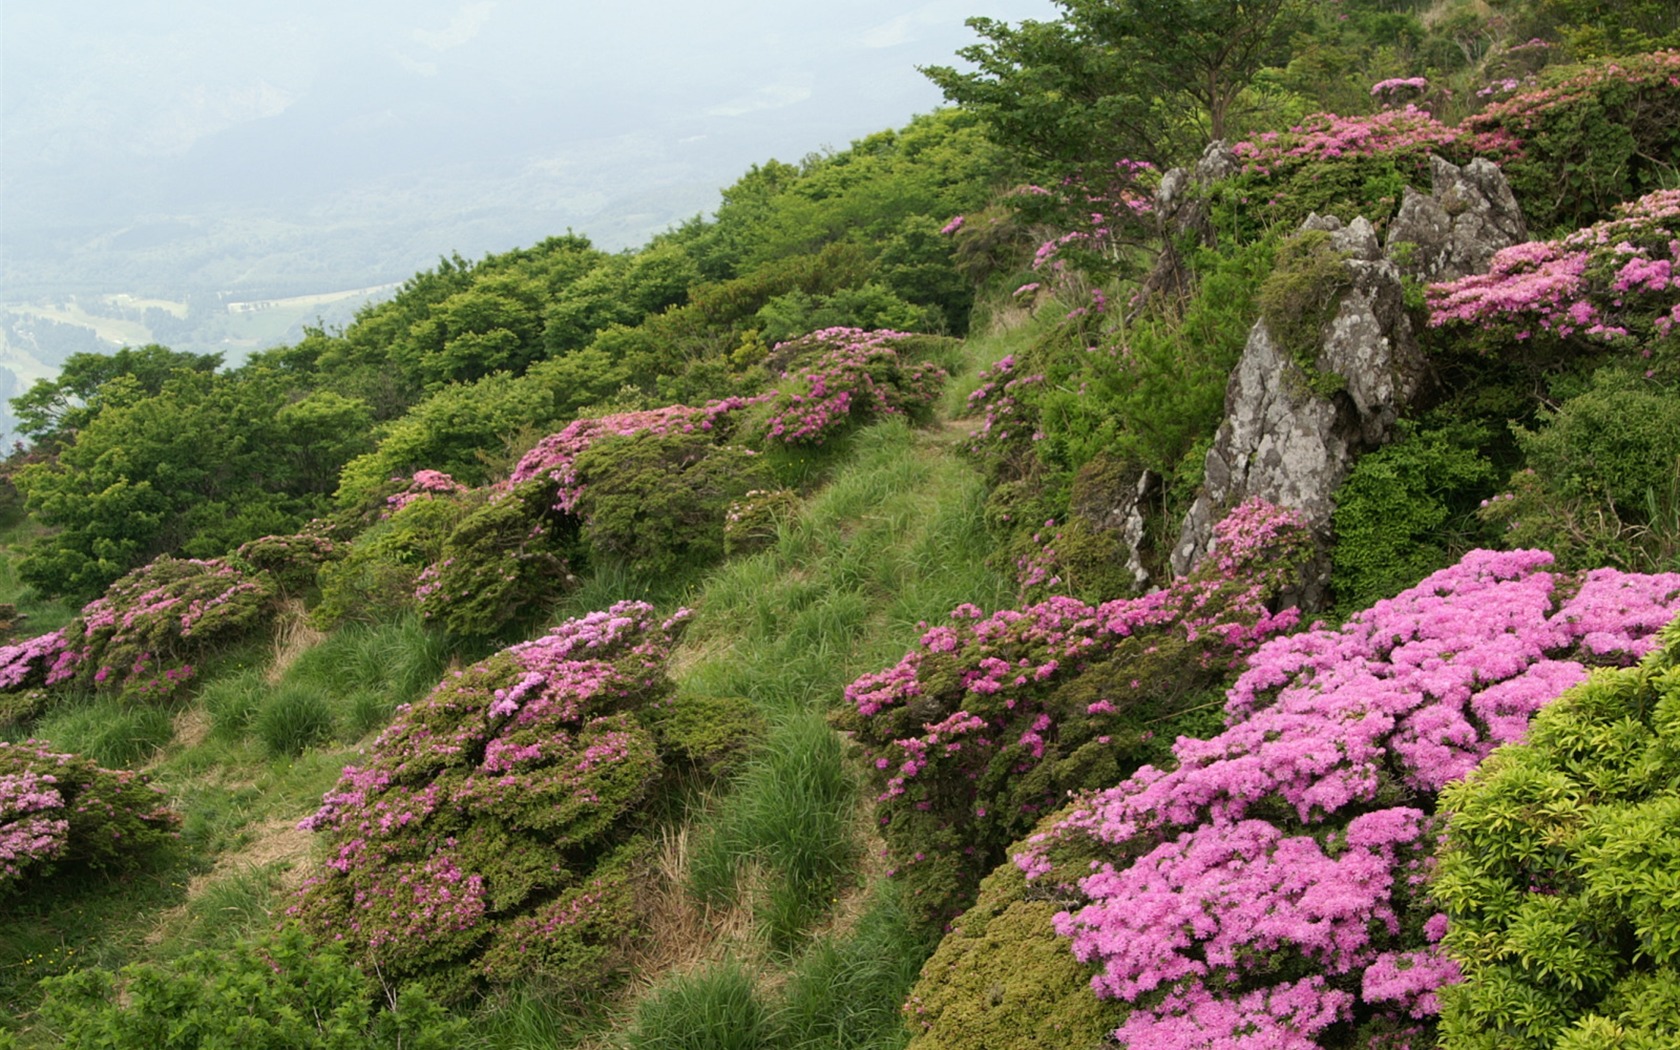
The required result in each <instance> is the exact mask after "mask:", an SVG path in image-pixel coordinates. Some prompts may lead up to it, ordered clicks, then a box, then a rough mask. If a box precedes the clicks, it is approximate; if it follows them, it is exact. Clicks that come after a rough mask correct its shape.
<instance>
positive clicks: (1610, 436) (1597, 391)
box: [1482, 369, 1680, 571]
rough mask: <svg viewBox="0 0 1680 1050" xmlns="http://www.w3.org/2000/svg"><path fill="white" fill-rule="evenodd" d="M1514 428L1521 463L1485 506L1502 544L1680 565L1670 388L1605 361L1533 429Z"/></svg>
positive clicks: (1679, 448) (1603, 560)
mask: <svg viewBox="0 0 1680 1050" xmlns="http://www.w3.org/2000/svg"><path fill="white" fill-rule="evenodd" d="M1512 429H1513V433H1514V434H1515V436H1516V439H1517V445H1518V447H1519V448H1520V449H1521V450H1522V452H1523V454H1524V456H1525V457H1526V458H1527V466H1526V467H1525V468H1524V469H1523V470H1522V471H1520V472H1518V473H1517V474H1516V475H1514V476H1513V477H1512V478H1511V480H1510V482H1509V486H1510V488H1509V491H1507V492H1505V493H1502V494H1500V495H1498V496H1495V497H1494V498H1493V499H1491V500H1489V501H1488V502H1487V504H1486V505H1485V507H1484V508H1483V510H1482V517H1483V519H1484V520H1486V521H1488V522H1491V523H1493V524H1496V525H1500V526H1503V528H1504V531H1505V536H1504V542H1505V544H1506V545H1507V546H1509V547H1512V548H1518V547H1542V548H1544V549H1547V550H1550V551H1552V552H1553V553H1555V554H1556V555H1557V556H1558V560H1559V562H1560V563H1561V564H1563V565H1565V566H1566V567H1571V568H1576V567H1579V568H1591V567H1595V566H1599V565H1606V564H1609V565H1616V566H1619V567H1622V568H1626V569H1629V570H1631V571H1661V570H1665V569H1672V568H1676V567H1680V397H1677V396H1676V393H1675V391H1674V389H1673V388H1671V387H1668V386H1666V385H1662V384H1654V383H1651V382H1649V381H1647V380H1644V379H1641V378H1639V377H1637V376H1635V375H1633V374H1631V373H1626V372H1622V371H1620V370H1615V369H1605V370H1603V371H1601V372H1600V373H1598V375H1597V376H1595V377H1594V379H1593V383H1592V386H1591V387H1590V388H1589V389H1588V390H1587V391H1586V392H1585V393H1582V394H1580V395H1579V396H1577V397H1573V398H1570V399H1569V400H1567V401H1565V402H1564V403H1563V404H1562V405H1561V406H1560V407H1559V408H1558V410H1557V411H1556V412H1555V413H1553V414H1550V415H1547V416H1542V418H1541V421H1540V423H1539V425H1538V426H1537V427H1535V428H1534V429H1532V430H1530V429H1528V428H1526V427H1520V426H1516V427H1513V428H1512Z"/></svg>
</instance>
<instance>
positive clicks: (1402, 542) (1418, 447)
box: [1330, 427, 1494, 610]
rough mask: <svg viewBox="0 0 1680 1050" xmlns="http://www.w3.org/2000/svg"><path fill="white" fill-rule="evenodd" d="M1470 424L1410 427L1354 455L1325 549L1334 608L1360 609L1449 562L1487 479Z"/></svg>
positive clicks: (1489, 470) (1480, 435) (1481, 435)
mask: <svg viewBox="0 0 1680 1050" xmlns="http://www.w3.org/2000/svg"><path fill="white" fill-rule="evenodd" d="M1485 437H1486V435H1485V432H1483V431H1481V430H1479V429H1478V428H1475V427H1448V428H1443V429H1417V430H1413V431H1410V432H1408V433H1406V434H1404V436H1402V437H1401V438H1400V439H1399V440H1397V441H1396V442H1394V443H1393V444H1391V445H1387V446H1385V447H1383V448H1380V449H1377V450H1376V451H1375V452H1370V453H1367V454H1366V455H1364V456H1362V457H1360V459H1359V461H1358V462H1357V463H1355V464H1354V466H1353V470H1352V472H1350V473H1349V474H1348V478H1347V480H1346V481H1344V482H1343V483H1342V487H1341V488H1340V489H1338V490H1337V491H1336V510H1335V512H1334V514H1333V515H1332V518H1331V522H1332V524H1333V526H1334V528H1335V533H1336V541H1335V546H1334V547H1333V548H1332V549H1331V555H1330V557H1331V564H1332V566H1333V568H1334V576H1333V577H1332V580H1333V583H1334V586H1335V590H1336V601H1337V605H1338V607H1340V608H1343V609H1350V610H1351V609H1363V608H1366V607H1368V606H1370V605H1373V604H1375V603H1376V602H1377V601H1378V600H1380V599H1383V598H1392V597H1393V596H1394V595H1396V594H1399V593H1400V592H1401V591H1403V590H1405V589H1406V588H1407V587H1410V586H1411V585H1412V584H1414V583H1416V582H1417V581H1419V580H1421V579H1423V578H1424V577H1425V576H1428V575H1429V574H1430V573H1432V572H1434V571H1435V570H1437V569H1441V568H1444V567H1445V566H1447V565H1448V564H1450V563H1451V562H1452V561H1453V560H1454V559H1455V558H1456V557H1457V556H1458V555H1459V554H1460V553H1462V551H1461V550H1457V549H1454V548H1455V546H1462V547H1465V548H1467V547H1469V546H1470V544H1468V543H1460V544H1455V543H1454V542H1453V538H1454V535H1455V534H1457V535H1463V534H1464V533H1465V532H1466V531H1467V527H1468V526H1469V525H1470V524H1472V523H1471V522H1470V521H1469V520H1468V519H1469V516H1470V513H1471V512H1472V511H1473V510H1474V509H1475V504H1476V501H1477V500H1479V499H1481V498H1482V497H1483V496H1484V495H1486V493H1487V491H1488V489H1489V487H1490V486H1491V485H1492V483H1493V479H1494V473H1493V467H1492V465H1491V464H1490V463H1488V461H1487V460H1486V459H1484V458H1483V457H1482V455H1481V453H1480V452H1479V447H1480V446H1481V445H1483V444H1485Z"/></svg>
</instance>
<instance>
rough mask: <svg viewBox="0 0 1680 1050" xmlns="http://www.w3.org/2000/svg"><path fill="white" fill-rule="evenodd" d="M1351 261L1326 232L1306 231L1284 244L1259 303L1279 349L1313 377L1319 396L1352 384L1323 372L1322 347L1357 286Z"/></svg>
mask: <svg viewBox="0 0 1680 1050" xmlns="http://www.w3.org/2000/svg"><path fill="white" fill-rule="evenodd" d="M1346 260H1347V257H1346V255H1345V254H1344V253H1342V252H1339V251H1337V250H1336V249H1335V248H1334V247H1332V245H1331V243H1330V234H1328V233H1326V232H1325V231H1323V230H1302V231H1301V232H1299V233H1296V234H1293V235H1291V236H1289V237H1287V238H1285V239H1284V241H1283V243H1282V244H1280V245H1278V250H1277V257H1276V261H1275V262H1274V264H1273V266H1272V272H1271V274H1270V275H1269V276H1268V277H1267V278H1266V280H1265V281H1264V282H1263V283H1262V284H1261V285H1260V291H1259V294H1258V295H1257V296H1256V300H1257V302H1258V303H1259V306H1260V317H1261V318H1262V319H1263V320H1264V321H1265V322H1266V330H1267V331H1268V332H1270V333H1271V335H1272V338H1273V339H1275V340H1277V343H1278V348H1279V349H1281V350H1282V351H1283V352H1284V353H1285V354H1287V355H1289V357H1290V358H1292V359H1293V360H1294V362H1295V363H1296V365H1298V366H1300V368H1301V370H1302V371H1303V372H1305V373H1306V374H1307V376H1308V385H1309V386H1311V387H1312V389H1313V391H1314V393H1317V394H1319V395H1320V396H1328V395H1329V394H1330V393H1332V392H1334V391H1335V390H1336V389H1338V388H1340V387H1341V386H1343V385H1344V384H1345V382H1346V380H1345V379H1344V378H1343V377H1341V376H1337V375H1334V374H1326V373H1322V372H1320V371H1319V370H1318V348H1319V345H1320V342H1321V338H1322V334H1323V332H1324V328H1325V326H1326V325H1328V324H1329V323H1330V321H1331V320H1332V319H1333V318H1334V317H1335V316H1336V311H1337V309H1338V308H1339V307H1340V306H1341V304H1342V297H1343V296H1345V295H1346V294H1347V293H1348V292H1349V291H1350V290H1351V289H1352V288H1353V274H1352V273H1350V272H1349V271H1348V268H1347V262H1346Z"/></svg>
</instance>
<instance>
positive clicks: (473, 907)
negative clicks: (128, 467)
mask: <svg viewBox="0 0 1680 1050" xmlns="http://www.w3.org/2000/svg"><path fill="white" fill-rule="evenodd" d="M687 615H688V614H687V611H686V610H683V611H679V612H678V613H677V614H676V615H675V616H673V617H671V618H670V619H668V620H664V621H661V620H660V619H659V618H658V617H656V616H655V615H654V611H653V609H652V608H651V607H650V606H648V605H646V604H645V603H641V602H622V603H620V604H618V605H615V606H613V607H612V608H611V609H609V610H607V611H605V612H597V613H591V614H589V615H588V616H585V617H582V618H580V619H575V620H568V621H567V622H566V623H564V624H562V625H560V626H559V627H556V628H554V629H553V630H552V631H550V632H549V633H548V634H546V635H543V636H541V637H539V638H537V639H535V640H532V641H527V642H521V643H519V644H517V645H514V646H511V647H509V648H507V649H504V650H502V651H501V652H499V653H496V654H495V655H493V656H491V657H489V658H488V659H486V660H482V661H480V662H479V663H476V664H474V665H472V666H471V667H468V668H466V669H464V670H458V671H454V672H452V673H451V674H450V675H448V676H447V677H446V678H445V679H444V680H443V681H442V682H441V683H440V684H439V685H438V686H437V688H435V689H434V690H433V691H432V692H431V694H430V695H428V696H427V697H426V698H425V699H423V700H420V701H417V702H416V703H414V704H411V705H406V706H404V707H402V708H399V709H398V713H397V716H396V718H395V720H394V721H393V722H392V724H391V725H390V727H389V728H388V729H386V730H385V732H384V733H382V734H381V735H380V736H379V738H378V739H377V740H376V741H375V742H374V744H373V746H372V749H371V751H370V753H369V754H368V755H367V757H366V759H365V761H363V762H362V763H360V764H359V765H356V766H350V767H347V768H346V769H345V770H344V774H343V776H342V778H341V779H340V780H339V782H338V785H337V786H336V787H335V788H334V789H333V790H332V791H330V792H328V793H327V795H326V796H325V797H324V798H323V800H322V805H321V808H320V809H319V810H318V811H317V812H316V813H315V814H314V815H313V816H311V817H310V818H308V819H307V820H305V821H304V822H303V825H302V826H303V827H304V828H306V829H309V830H312V831H317V832H320V833H321V834H322V835H323V836H325V837H326V839H327V842H328V844H329V848H330V851H331V856H330V858H329V859H328V860H327V861H326V863H325V865H324V866H323V867H322V869H321V870H320V872H319V873H318V874H317V875H315V876H314V877H313V878H311V879H310V880H308V882H307V883H306V885H305V887H304V889H303V890H302V891H301V895H300V897H299V900H298V902H297V904H296V905H295V906H293V907H292V908H291V909H290V912H289V913H290V914H291V915H293V916H296V917H298V918H300V919H302V920H303V921H304V923H305V924H306V925H307V926H309V927H310V928H311V929H312V930H314V931H315V932H316V933H317V934H318V935H319V936H322V937H324V938H327V939H330V940H333V941H335V942H342V943H344V944H346V945H347V946H348V947H349V948H350V949H351V954H352V956H353V957H354V958H356V959H358V960H359V961H360V962H361V964H362V965H363V967H364V969H368V970H372V969H373V968H375V967H377V968H378V971H379V972H380V973H381V974H382V975H384V977H385V978H386V979H387V980H395V981H399V982H400V981H406V980H410V979H415V980H421V981H423V982H424V983H426V984H428V985H430V986H431V987H432V988H433V989H434V990H436V991H438V992H439V993H441V994H445V995H449V996H459V995H463V994H465V993H467V992H468V991H470V990H471V989H473V988H475V987H477V986H479V985H482V984H483V983H484V982H486V981H490V982H500V981H507V980H512V979H514V978H516V977H518V978H529V977H532V976H538V975H540V976H544V977H546V978H549V979H552V980H553V981H555V982H557V983H559V984H562V985H566V986H569V987H570V988H572V989H573V990H574V991H577V992H583V991H587V990H590V989H595V988H600V987H604V986H606V985H608V984H610V983H611V982H612V981H613V980H614V979H616V978H617V977H619V976H621V974H622V972H623V967H624V965H625V964H626V954H625V952H626V949H627V948H628V946H629V944H630V942H631V941H632V940H633V938H634V936H635V931H636V929H637V916H636V908H635V899H634V893H635V884H636V875H637V873H638V871H639V870H640V868H641V866H642V864H643V859H642V858H643V845H644V843H643V842H642V840H640V839H638V837H637V835H636V832H637V831H638V829H640V828H642V827H644V826H645V817H646V815H647V813H648V812H649V809H650V807H651V806H652V805H653V804H654V803H655V802H656V801H657V800H658V799H659V797H660V794H661V791H662V790H663V789H664V788H665V787H666V786H668V784H669V778H667V777H666V775H665V774H666V773H667V772H668V771H669V768H670V762H669V759H671V758H672V756H673V748H674V745H673V744H672V743H671V742H670V741H669V740H668V739H667V735H666V733H665V730H664V725H665V719H666V717H667V714H668V712H670V711H671V710H674V709H675V708H676V706H677V704H676V702H675V701H674V700H673V698H672V696H671V691H672V690H671V683H670V681H669V680H668V679H667V678H666V677H665V673H664V669H663V668H664V661H665V659H666V657H667V655H668V654H669V652H670V648H671V645H672V644H673V641H674V638H675V635H676V633H677V631H678V629H679V627H680V626H681V625H682V623H683V622H684V621H685V620H686V618H687Z"/></svg>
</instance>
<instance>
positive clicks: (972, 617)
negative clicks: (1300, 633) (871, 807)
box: [836, 500, 1310, 926]
mask: <svg viewBox="0 0 1680 1050" xmlns="http://www.w3.org/2000/svg"><path fill="white" fill-rule="evenodd" d="M1309 551H1310V538H1309V535H1308V530H1307V528H1306V527H1305V525H1304V524H1303V523H1302V521H1301V519H1300V518H1299V517H1298V516H1297V515H1295V514H1293V513H1290V512H1287V511H1283V510H1280V509H1278V508H1276V507H1273V506H1271V505H1270V504H1267V503H1264V502H1263V501H1259V500H1254V501H1251V502H1249V503H1245V504H1243V505H1242V506H1240V507H1238V508H1236V509H1235V510H1234V511H1232V512H1231V514H1230V515H1229V516H1228V517H1227V518H1226V519H1225V520H1224V521H1223V522H1222V523H1221V524H1220V526H1219V528H1218V540H1217V547H1216V552H1215V554H1214V555H1213V556H1211V557H1209V558H1208V559H1207V562H1206V564H1205V565H1204V566H1203V567H1202V568H1201V569H1200V570H1199V571H1198V572H1196V573H1195V574H1194V575H1192V576H1190V577H1187V578H1185V579H1182V580H1179V581H1176V582H1175V583H1174V584H1173V585H1172V586H1170V587H1167V588H1165V589H1163V590H1159V591H1156V592H1154V593H1152V594H1147V595H1144V596H1142V597H1139V598H1131V599H1122V600H1117V601H1110V602H1104V603H1103V604H1101V605H1095V606H1093V605H1087V604H1085V603H1083V602H1080V601H1077V600H1075V599H1072V598H1066V597H1057V598H1051V599H1049V600H1047V601H1044V602H1041V603H1039V604H1036V605H1032V606H1028V607H1026V608H1023V609H1007V610H1003V611H1000V612H997V613H994V614H992V615H990V616H988V615H986V614H984V613H982V612H981V611H980V610H979V609H976V608H974V607H973V606H969V605H965V606H962V607H960V608H958V609H957V610H956V611H954V612H953V613H952V614H951V621H950V623H948V624H943V625H940V626H936V627H932V628H929V629H927V631H926V633H925V634H924V635H923V636H922V639H921V643H920V644H919V645H918V646H917V647H916V648H915V649H914V650H912V651H911V652H909V653H908V654H906V656H905V657H904V659H902V660H901V661H899V663H898V664H897V665H896V666H894V667H891V668H888V669H887V670H884V671H881V672H878V673H875V674H869V675H865V676H863V677H862V678H859V679H858V680H857V681H855V682H853V683H852V684H851V685H850V686H848V687H847V689H846V700H847V704H846V705H845V707H843V708H842V709H841V712H840V713H839V715H837V716H836V721H837V722H838V723H839V724H840V725H841V727H842V728H844V729H847V730H849V731H851V733H852V734H853V737H854V739H855V740H856V742H857V743H858V744H859V745H860V746H861V747H862V750H863V755H864V758H865V759H866V761H867V763H868V767H869V769H870V770H871V773H872V781H873V786H874V788H875V790H876V792H877V796H876V815H877V818H878V820H879V822H880V825H881V833H882V835H883V837H884V838H885V839H886V843H887V851H888V854H889V857H890V859H891V862H892V866H893V869H894V873H895V875H896V876H897V877H899V878H900V879H902V880H904V881H905V883H906V885H907V887H908V890H909V894H908V896H909V899H910V901H911V902H912V904H913V905H914V907H915V909H916V910H917V911H918V912H919V913H920V914H921V915H922V917H923V918H924V919H925V920H926V921H928V922H929V923H930V924H932V925H935V926H937V925H940V924H943V923H944V922H946V921H947V920H949V919H951V918H953V917H954V916H955V915H956V914H957V913H958V912H960V911H961V910H962V909H963V908H965V907H966V906H968V904H970V903H971V902H972V901H973V898H974V893H975V890H976V888H977V886H978V883H979V880H980V877H981V876H982V875H984V874H985V873H986V872H987V871H989V870H990V869H991V868H992V867H993V866H995V865H996V864H997V863H998V862H1000V861H1001V860H1002V859H1003V857H1004V855H1005V851H1006V849H1007V848H1008V846H1009V845H1010V844H1011V843H1012V842H1015V841H1017V840H1019V839H1020V838H1021V836H1023V835H1025V834H1026V833H1027V832H1028V831H1029V830H1031V828H1032V827H1033V826H1034V825H1035V824H1036V823H1037V822H1038V821H1039V820H1040V819H1042V818H1043V817H1044V816H1045V815H1046V814H1047V813H1050V812H1052V811H1054V810H1055V809H1057V808H1058V807H1059V806H1061V805H1062V803H1063V802H1064V801H1065V799H1066V795H1067V793H1068V792H1069V791H1070V790H1075V789H1082V788H1095V787H1100V786H1103V785H1106V784H1111V783H1113V782H1114V781H1116V780H1118V779H1119V778H1120V777H1121V776H1123V775H1125V773H1127V772H1130V770H1131V769H1132V768H1135V766H1136V765H1138V764H1139V763H1140V762H1141V761H1142V759H1141V757H1140V756H1142V755H1146V754H1149V753H1152V752H1153V751H1155V747H1154V746H1152V741H1153V738H1154V737H1155V730H1156V729H1164V728H1166V727H1165V725H1163V723H1165V722H1167V721H1168V720H1170V719H1171V718H1173V717H1174V716H1175V715H1178V714H1180V713H1182V712H1183V711H1184V710H1185V709H1186V708H1188V707H1191V706H1194V705H1195V704H1196V703H1198V702H1201V701H1204V700H1205V698H1206V696H1207V695H1208V693H1209V692H1210V691H1211V692H1212V694H1213V696H1214V697H1215V698H1216V699H1217V697H1218V687H1219V686H1220V685H1221V684H1222V683H1223V682H1224V681H1226V680H1228V676H1229V675H1231V674H1233V673H1234V670H1235V668H1236V667H1237V665H1238V661H1239V660H1240V658H1241V657H1242V656H1243V655H1245V654H1247V653H1249V652H1251V651H1252V650H1253V649H1254V647H1255V646H1256V645H1257V644H1259V642H1260V641H1261V640H1262V639H1264V638H1266V637H1268V636H1270V635H1272V634H1274V633H1276V632H1278V631H1281V630H1286V629H1288V628H1289V627H1291V626H1293V625H1294V624H1295V622H1296V612H1295V610H1292V609H1291V610H1284V611H1282V612H1277V613H1274V612H1272V611H1271V610H1270V609H1269V608H1268V606H1267V603H1268V602H1269V601H1270V600H1271V599H1272V598H1274V597H1275V596H1276V595H1277V594H1278V593H1279V592H1280V591H1281V590H1283V589H1284V588H1285V587H1286V586H1287V585H1288V584H1289V583H1290V582H1292V580H1293V578H1294V575H1295V573H1296V572H1297V571H1298V570H1299V568H1300V566H1301V564H1302V562H1303V561H1304V559H1305V558H1306V557H1307V556H1308V554H1309Z"/></svg>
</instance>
